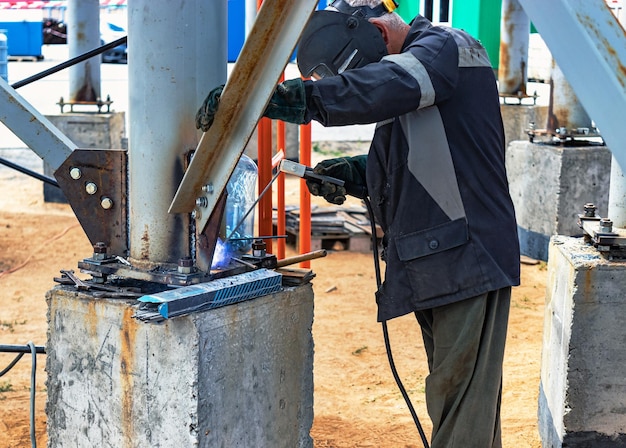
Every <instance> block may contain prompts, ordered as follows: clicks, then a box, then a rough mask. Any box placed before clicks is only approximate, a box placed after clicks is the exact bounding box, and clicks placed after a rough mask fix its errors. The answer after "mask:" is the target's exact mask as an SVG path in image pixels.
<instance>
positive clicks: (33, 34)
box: [0, 20, 43, 58]
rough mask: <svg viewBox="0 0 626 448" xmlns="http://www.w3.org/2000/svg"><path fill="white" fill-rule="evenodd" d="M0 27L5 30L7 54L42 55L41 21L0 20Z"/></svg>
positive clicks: (37, 56) (38, 56)
mask: <svg viewBox="0 0 626 448" xmlns="http://www.w3.org/2000/svg"><path fill="white" fill-rule="evenodd" d="M0 29H1V30H6V33H5V34H6V36H7V44H8V50H7V52H8V54H9V56H33V57H36V58H40V57H41V56H42V54H41V46H42V45H43V23H42V22H27V21H25V20H23V21H19V22H0Z"/></svg>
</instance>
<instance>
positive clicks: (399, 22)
mask: <svg viewBox="0 0 626 448" xmlns="http://www.w3.org/2000/svg"><path fill="white" fill-rule="evenodd" d="M345 2H346V3H348V4H349V5H350V6H369V7H370V8H375V7H377V6H378V5H380V4H381V3H382V2H381V0H345ZM380 19H381V20H384V21H385V22H387V23H388V24H389V27H390V28H392V29H400V28H402V27H405V26H406V22H405V21H404V20H403V19H402V17H400V14H398V13H396V12H392V13H389V14H383V15H382V16H380Z"/></svg>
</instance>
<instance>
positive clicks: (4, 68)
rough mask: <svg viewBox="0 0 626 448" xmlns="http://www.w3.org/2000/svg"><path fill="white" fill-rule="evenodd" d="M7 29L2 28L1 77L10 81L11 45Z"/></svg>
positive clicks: (0, 44) (0, 31) (0, 37)
mask: <svg viewBox="0 0 626 448" xmlns="http://www.w3.org/2000/svg"><path fill="white" fill-rule="evenodd" d="M6 32H7V31H6V30H0V78H2V79H4V80H5V81H6V82H9V70H8V67H9V64H8V61H9V45H8V41H9V39H8V38H7V35H6Z"/></svg>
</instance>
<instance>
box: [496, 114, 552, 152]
mask: <svg viewBox="0 0 626 448" xmlns="http://www.w3.org/2000/svg"><path fill="white" fill-rule="evenodd" d="M500 112H501V113H502V122H503V124H504V143H505V145H506V146H505V148H508V147H509V143H511V142H514V141H517V140H522V141H524V140H526V141H528V130H529V129H530V128H531V127H533V126H534V128H535V129H543V128H544V127H545V126H546V123H547V122H548V106H536V105H532V106H529V105H525V104H502V105H500Z"/></svg>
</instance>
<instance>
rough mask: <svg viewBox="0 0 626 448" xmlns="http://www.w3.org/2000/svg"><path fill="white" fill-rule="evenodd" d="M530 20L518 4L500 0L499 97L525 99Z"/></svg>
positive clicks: (513, 0)
mask: <svg viewBox="0 0 626 448" xmlns="http://www.w3.org/2000/svg"><path fill="white" fill-rule="evenodd" d="M529 33H530V19H529V18H528V16H527V15H526V13H525V12H524V9H523V8H522V5H520V3H519V1H518V0H502V21H501V24H500V64H499V66H498V81H499V88H500V93H501V94H505V95H519V94H521V95H526V85H527V83H528V42H529Z"/></svg>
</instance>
